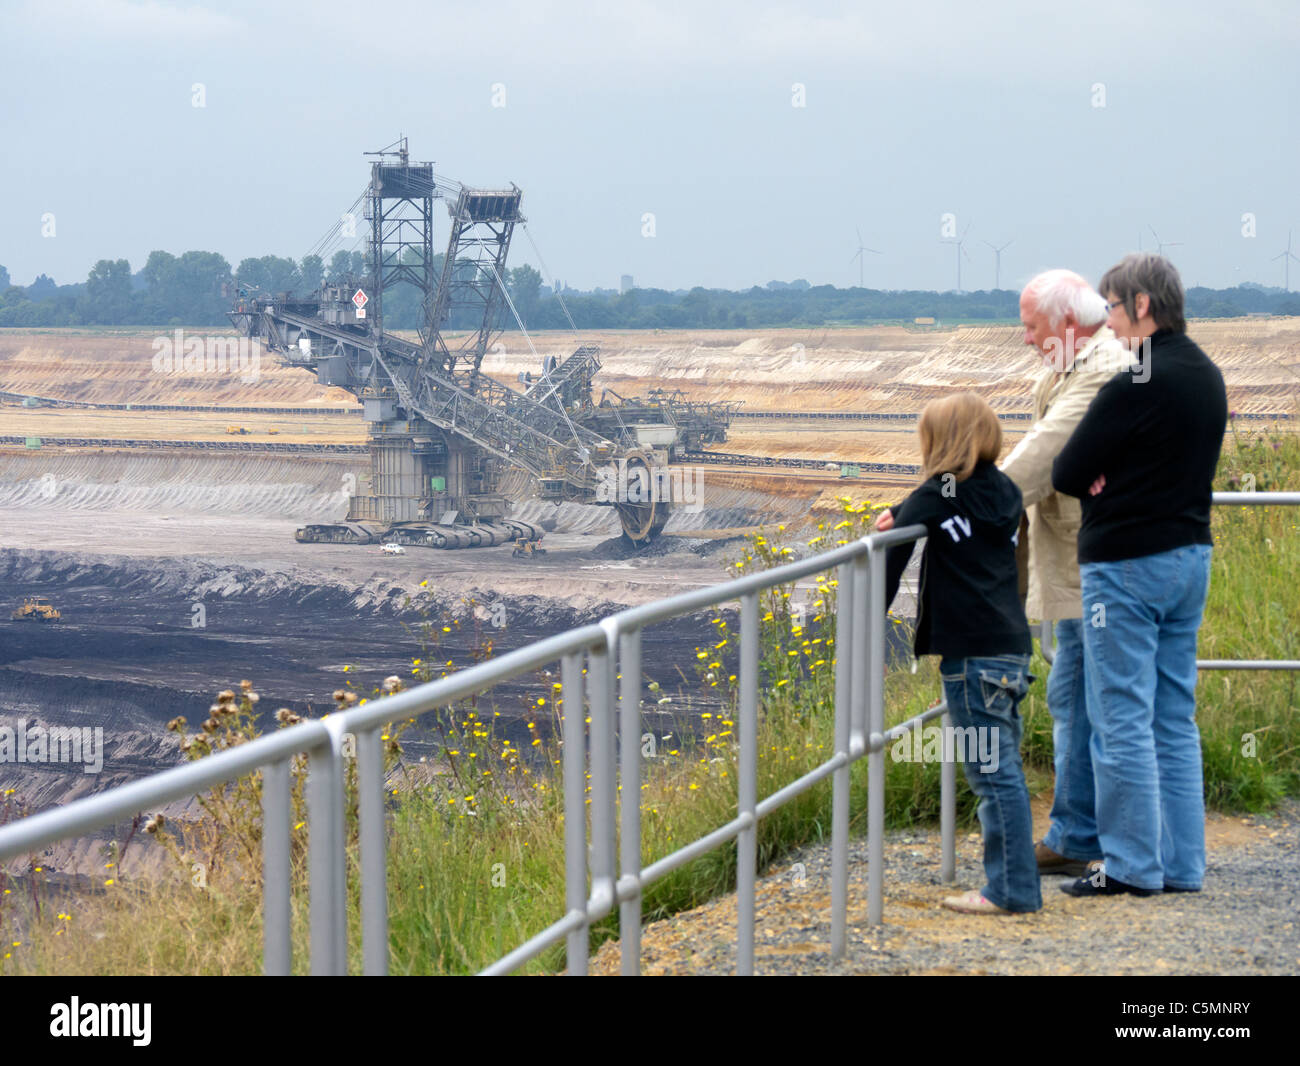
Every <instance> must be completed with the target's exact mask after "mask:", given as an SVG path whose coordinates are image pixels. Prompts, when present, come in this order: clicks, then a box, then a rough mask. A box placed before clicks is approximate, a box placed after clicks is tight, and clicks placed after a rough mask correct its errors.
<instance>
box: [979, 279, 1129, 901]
mask: <svg viewBox="0 0 1300 1066" xmlns="http://www.w3.org/2000/svg"><path fill="white" fill-rule="evenodd" d="M1106 318H1107V308H1106V301H1105V300H1103V299H1102V297H1101V296H1100V295H1099V294H1098V293H1097V292H1096V291H1095V290H1094V289H1093V288H1092V286H1090V285H1089V284H1088V283H1087V281H1085V280H1084V279H1083V278H1082V277H1080V276H1079V275H1078V274H1076V273H1074V272H1073V271H1070V270H1048V271H1045V272H1044V273H1042V274H1039V275H1038V276H1037V277H1035V278H1034V279H1033V280H1032V281H1030V282H1029V284H1028V285H1026V286H1025V288H1024V291H1023V292H1022V293H1021V294H1020V321H1021V322H1022V323H1023V325H1024V327H1025V343H1026V344H1030V345H1033V346H1034V347H1035V348H1037V349H1038V351H1039V353H1040V355H1041V356H1042V359H1043V364H1044V365H1043V368H1042V369H1041V370H1039V371H1038V372H1037V374H1036V376H1035V381H1034V393H1033V395H1034V424H1033V426H1032V427H1031V428H1030V430H1029V432H1028V433H1027V434H1026V435H1025V438H1024V439H1023V440H1022V441H1021V442H1020V443H1019V444H1018V445H1017V446H1016V448H1015V450H1014V451H1012V453H1011V454H1010V455H1009V456H1007V458H1006V459H1005V460H1004V461H1003V462H1002V471H1003V472H1004V473H1005V474H1007V476H1008V477H1010V478H1011V480H1012V481H1014V482H1015V483H1016V486H1017V487H1018V488H1019V489H1020V492H1021V494H1022V495H1023V496H1024V504H1025V509H1026V511H1027V513H1028V520H1029V537H1028V539H1029V566H1028V570H1029V589H1028V599H1027V601H1026V603H1025V613H1026V614H1027V615H1028V616H1029V617H1030V618H1037V619H1041V620H1044V621H1050V622H1055V623H1056V658H1055V661H1054V662H1053V664H1052V672H1051V676H1050V677H1049V678H1048V682H1047V707H1048V710H1049V711H1050V712H1051V715H1052V720H1053V728H1052V744H1053V748H1054V756H1055V767H1056V793H1055V797H1054V799H1053V802H1052V814H1051V827H1050V828H1049V829H1048V831H1047V834H1046V836H1045V837H1044V838H1043V840H1041V841H1040V842H1039V843H1038V844H1037V846H1036V847H1035V852H1036V857H1037V860H1038V870H1039V873H1042V874H1068V875H1072V876H1076V877H1077V876H1079V875H1081V874H1083V873H1084V872H1085V870H1086V866H1087V864H1088V863H1089V862H1091V861H1093V860H1096V859H1100V858H1102V849H1101V843H1100V841H1099V840H1098V837H1097V816H1096V809H1095V807H1096V804H1095V790H1094V786H1093V767H1092V757H1091V754H1090V752H1089V744H1090V742H1091V739H1092V729H1091V727H1090V725H1089V722H1088V714H1087V710H1086V704H1085V695H1084V692H1085V677H1084V662H1083V628H1082V627H1083V620H1082V614H1083V606H1082V598H1081V595H1080V588H1079V584H1080V583H1079V563H1078V537H1079V525H1080V523H1081V521H1082V514H1081V510H1080V504H1079V501H1078V500H1077V499H1075V498H1074V497H1072V496H1065V495H1062V494H1060V493H1058V492H1056V491H1055V490H1054V489H1053V488H1052V462H1053V460H1054V459H1055V458H1056V456H1057V454H1058V453H1059V452H1060V451H1061V449H1062V448H1063V447H1064V446H1065V442H1066V441H1068V440H1069V439H1070V436H1071V434H1072V433H1073V432H1074V429H1075V427H1076V426H1077V425H1078V424H1079V422H1080V420H1081V419H1082V418H1083V415H1084V412H1086V411H1087V409H1088V405H1089V404H1090V403H1091V402H1092V399H1093V397H1094V396H1096V395H1097V392H1098V390H1099V389H1100V388H1101V387H1102V386H1103V385H1104V384H1105V383H1106V382H1107V381H1109V380H1110V379H1111V377H1113V376H1114V375H1115V374H1116V373H1118V372H1119V371H1121V370H1124V369H1127V368H1128V367H1129V366H1130V365H1131V364H1132V362H1133V357H1132V356H1131V355H1130V354H1129V352H1128V351H1127V350H1126V349H1125V348H1124V347H1123V346H1122V345H1121V344H1120V343H1119V341H1118V340H1117V339H1116V337H1115V334H1114V333H1113V332H1111V330H1110V329H1109V328H1108V327H1107V325H1106Z"/></svg>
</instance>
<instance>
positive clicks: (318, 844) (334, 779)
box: [307, 717, 347, 977]
mask: <svg viewBox="0 0 1300 1066" xmlns="http://www.w3.org/2000/svg"><path fill="white" fill-rule="evenodd" d="M323 724H324V725H325V727H326V728H327V729H328V730H329V733H330V736H329V741H328V742H327V743H324V744H318V745H317V746H316V747H315V748H313V749H312V750H311V752H310V753H309V754H308V759H309V764H308V778H307V792H308V799H307V806H308V815H307V816H308V826H309V831H310V834H311V837H310V845H309V847H310V850H311V972H312V975H313V976H317V977H341V976H343V975H344V974H345V973H346V972H347V897H346V871H345V869H344V861H345V859H344V849H343V767H342V721H341V720H340V719H339V718H337V717H334V718H332V719H325V720H324V723H323Z"/></svg>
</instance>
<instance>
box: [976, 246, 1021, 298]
mask: <svg viewBox="0 0 1300 1066" xmlns="http://www.w3.org/2000/svg"><path fill="white" fill-rule="evenodd" d="M982 243H984V244H989V242H988V241H984V242H982ZM1015 243H1016V242H1015V240H1014V239H1012V240H1009V241H1007V243H1006V244H1004V245H1003V246H1002V247H1001V248H995V247H994V246H993V245H991V244H989V247H990V248H993V288H994V289H1000V288H1001V287H1002V253H1003V252H1004V251H1006V250H1007V249H1008V248H1010V247H1011V246H1012V245H1013V244H1015Z"/></svg>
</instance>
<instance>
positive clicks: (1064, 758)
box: [1043, 618, 1101, 862]
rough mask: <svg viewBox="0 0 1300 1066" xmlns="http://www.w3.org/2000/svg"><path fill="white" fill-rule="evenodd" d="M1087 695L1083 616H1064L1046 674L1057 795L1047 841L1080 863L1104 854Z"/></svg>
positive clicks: (1057, 624) (1060, 622) (1060, 852)
mask: <svg viewBox="0 0 1300 1066" xmlns="http://www.w3.org/2000/svg"><path fill="white" fill-rule="evenodd" d="M1086 694H1087V677H1086V676H1085V674H1084V669H1083V633H1082V623H1081V622H1080V620H1079V619H1078V618H1062V619H1061V620H1060V621H1059V622H1057V623H1056V658H1055V660H1054V661H1053V663H1052V672H1051V673H1050V674H1048V676H1047V709H1048V710H1049V711H1050V712H1051V715H1052V751H1053V756H1054V759H1055V764H1056V793H1055V795H1054V797H1053V799H1052V824H1051V827H1050V828H1049V829H1048V830H1047V835H1046V836H1044V837H1043V843H1045V844H1046V845H1047V846H1048V847H1049V848H1051V849H1052V850H1053V851H1054V852H1056V853H1057V854H1058V855H1064V856H1065V857H1066V858H1069V859H1075V860H1077V861H1079V862H1091V861H1092V860H1093V859H1100V858H1101V842H1100V841H1099V840H1098V839H1097V811H1096V803H1097V798H1096V792H1095V790H1094V788H1093V774H1092V754H1091V752H1090V750H1089V745H1090V744H1091V742H1092V725H1091V724H1090V723H1089V721H1088V709H1087V701H1086Z"/></svg>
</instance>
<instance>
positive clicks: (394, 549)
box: [380, 541, 406, 555]
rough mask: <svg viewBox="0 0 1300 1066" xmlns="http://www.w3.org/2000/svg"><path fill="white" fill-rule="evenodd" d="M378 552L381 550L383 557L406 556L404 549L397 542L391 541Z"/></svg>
mask: <svg viewBox="0 0 1300 1066" xmlns="http://www.w3.org/2000/svg"><path fill="white" fill-rule="evenodd" d="M380 550H381V551H382V552H383V553H384V554H385V555H405V554H406V549H405V548H403V547H402V546H401V545H400V544H398V543H397V541H391V542H390V543H388V544H385V545H384V546H383V548H381V549H380Z"/></svg>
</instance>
